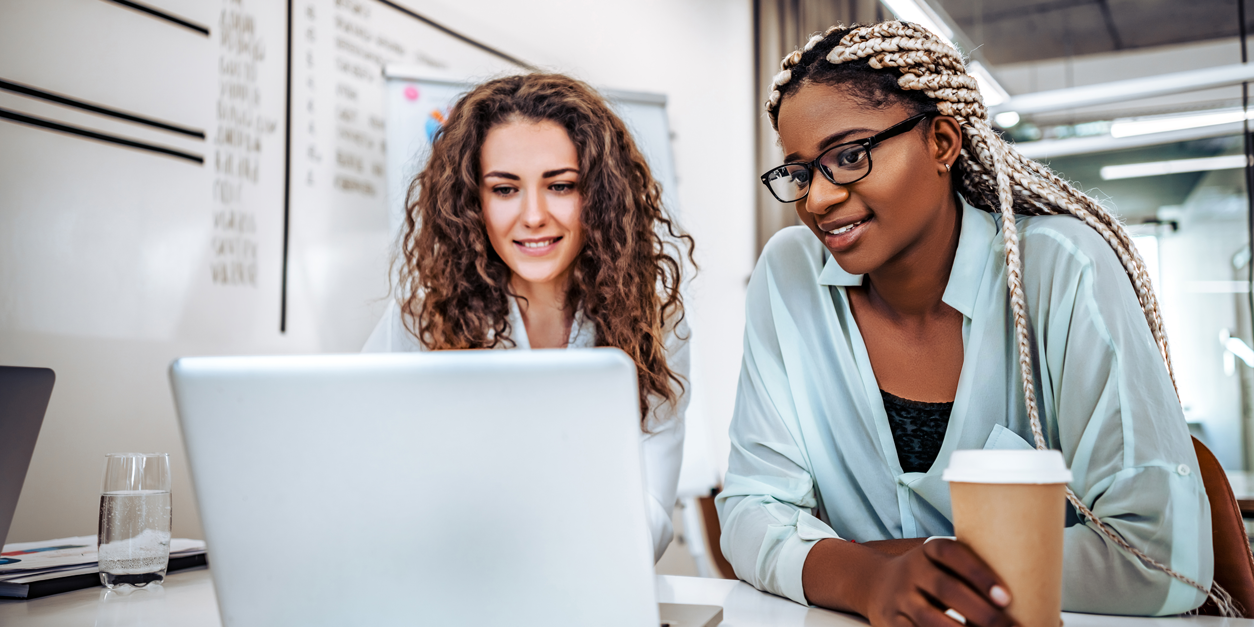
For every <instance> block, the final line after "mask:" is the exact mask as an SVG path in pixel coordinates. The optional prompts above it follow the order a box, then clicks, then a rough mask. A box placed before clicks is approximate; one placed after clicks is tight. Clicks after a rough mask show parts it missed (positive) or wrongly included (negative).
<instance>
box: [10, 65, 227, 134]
mask: <svg viewBox="0 0 1254 627" xmlns="http://www.w3.org/2000/svg"><path fill="white" fill-rule="evenodd" d="M0 89H3V90H5V91H11V92H13V93H15V94H22V95H23V96H30V97H31V98H39V99H40V100H47V101H48V102H55V103H57V104H59V105H65V106H67V107H74V108H76V109H82V110H83V111H90V112H92V113H99V114H100V115H107V116H110V117H115V118H117V119H119V120H126V121H127V122H134V123H136V124H145V125H147V126H151V127H153V128H158V129H161V130H163V131H170V132H173V133H181V134H183V135H187V136H189V137H195V138H196V139H202V140H203V139H204V138H205V132H204V131H202V130H200V129H195V128H188V127H185V126H178V125H176V124H171V123H169V122H162V121H161V120H154V119H152V118H146V117H143V116H139V115H135V114H134V113H127V112H125V111H119V110H117V109H110V108H108V107H102V106H100V105H98V104H94V103H90V102H87V101H85V100H75V99H73V98H70V97H69V96H63V95H61V94H58V93H55V92H51V91H45V90H42V89H38V88H35V87H31V86H30V85H23V84H21V83H14V82H12V81H6V80H4V79H3V78H0Z"/></svg>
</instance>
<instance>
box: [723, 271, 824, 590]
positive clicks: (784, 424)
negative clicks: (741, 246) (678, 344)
mask: <svg viewBox="0 0 1254 627" xmlns="http://www.w3.org/2000/svg"><path fill="white" fill-rule="evenodd" d="M764 257H765V254H764ZM769 266H770V264H769V263H768V262H765V261H763V262H760V263H759V264H758V267H757V268H756V269H755V270H754V274H753V277H752V278H751V279H750V282H749V289H748V294H747V299H746V300H747V307H746V322H745V345H744V361H743V365H742V367H741V372H740V382H739V386H738V389H737V393H736V406H735V413H734V414H733V417H732V422H731V433H730V436H731V456H730V458H729V460H728V469H727V476H726V480H725V485H724V487H723V491H722V492H721V493H720V494H719V496H718V499H717V501H716V504H717V506H718V514H719V522H720V524H721V527H722V536H721V540H720V544H721V548H722V551H723V555H724V556H726V557H727V560H728V561H729V562H730V563H731V565H732V568H733V569H734V570H735V571H736V576H737V577H739V578H740V579H743V580H744V581H746V582H748V583H749V584H752V585H753V586H754V587H756V588H758V589H760V590H765V591H767V592H771V593H774V594H778V595H780V596H784V597H788V598H789V599H792V600H794V601H796V602H798V603H802V604H806V603H807V601H806V598H805V592H804V591H803V589H802V585H801V570H802V567H803V566H804V564H805V560H806V556H807V555H808V554H809V552H810V549H811V548H812V547H813V546H814V544H815V543H816V542H818V541H819V540H821V539H824V538H836V537H838V536H837V535H836V532H835V531H833V530H832V528H831V527H829V526H828V525H827V524H826V523H824V522H822V521H821V520H819V519H818V518H817V517H815V516H814V514H813V513H812V512H813V511H814V510H815V509H816V508H817V507H818V499H817V498H816V494H815V484H814V480H813V477H812V474H811V472H810V468H809V462H808V461H807V458H806V454H805V451H804V450H803V448H802V447H801V446H799V445H798V442H799V441H800V439H799V438H798V437H797V436H796V432H795V429H796V425H797V411H796V408H795V407H794V405H793V402H792V400H791V396H790V392H789V384H788V378H787V373H786V372H785V369H784V360H783V356H782V354H781V352H780V346H779V341H778V337H777V334H776V331H775V322H774V320H773V314H772V303H771V300H772V298H771V291H772V290H771V289H770V286H769V285H768V284H769V283H770V282H771V281H772V277H771V268H770V267H769ZM790 424H791V425H792V428H790V426H789V425H790Z"/></svg>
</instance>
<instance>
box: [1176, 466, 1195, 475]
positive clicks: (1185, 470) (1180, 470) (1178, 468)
mask: <svg viewBox="0 0 1254 627" xmlns="http://www.w3.org/2000/svg"><path fill="white" fill-rule="evenodd" d="M1176 472H1178V473H1180V476H1181V477H1187V476H1189V473H1191V472H1193V471H1192V470H1189V467H1188V466H1185V465H1184V464H1180V465H1179V466H1176Z"/></svg>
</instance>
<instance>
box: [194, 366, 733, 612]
mask: <svg viewBox="0 0 1254 627" xmlns="http://www.w3.org/2000/svg"><path fill="white" fill-rule="evenodd" d="M170 375H171V379H172V382H173V387H174V396H175V400H176V402H177V405H178V413H179V420H180V422H181V425H182V429H183V439H184V442H185V444H186V447H187V454H188V458H189V461H190V463H191V470H192V479H193V483H194V485H195V491H196V498H197V503H198V504H199V506H200V516H201V520H202V522H203V525H204V532H205V539H206V541H207V542H208V546H209V559H210V564H211V567H210V570H211V572H212V574H213V580H214V586H215V588H216V590H217V594H218V605H219V608H220V610H221V615H222V619H223V623H224V624H226V625H267V626H269V625H397V624H405V625H416V624H422V625H492V626H494V627H495V626H498V625H544V626H553V625H557V626H586V625H597V626H604V627H612V626H620V625H621V626H623V627H652V626H655V625H658V624H659V615H658V605H657V603H656V598H655V591H654V577H653V564H652V549H651V548H650V547H651V541H650V538H649V532H648V527H647V525H646V518H645V511H646V510H645V500H644V499H645V492H644V485H643V476H642V471H641V463H640V452H639V444H638V443H639V429H640V426H639V424H640V414H639V411H638V409H637V406H638V405H637V403H638V401H637V395H636V375H635V368H634V365H633V364H632V362H631V360H629V359H628V358H627V357H626V355H624V354H623V353H621V352H619V351H617V350H613V349H591V350H555V351H457V352H437V353H408V354H372V355H336V356H304V357H206V358H186V359H180V360H178V361H176V362H174V364H173V365H172V366H171V369H170ZM715 609H717V608H715Z"/></svg>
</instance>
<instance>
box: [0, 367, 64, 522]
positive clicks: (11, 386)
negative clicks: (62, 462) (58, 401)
mask: <svg viewBox="0 0 1254 627" xmlns="http://www.w3.org/2000/svg"><path fill="white" fill-rule="evenodd" d="M55 380H56V375H54V374H53V373H52V371H51V370H49V369H47V368H19V367H16V366H0V546H2V545H3V544H4V543H5V542H6V540H5V539H6V538H7V537H8V536H9V526H10V525H12V524H13V512H14V510H16V509H17V498H18V496H20V495H21V494H22V483H24V482H25V481H26V469H27V468H29V467H30V458H31V455H32V454H34V452H35V440H37V439H38V438H39V427H40V425H42V424H43V421H44V412H45V411H47V409H48V399H49V398H51V397H52V384H53V382H54V381H55Z"/></svg>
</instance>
